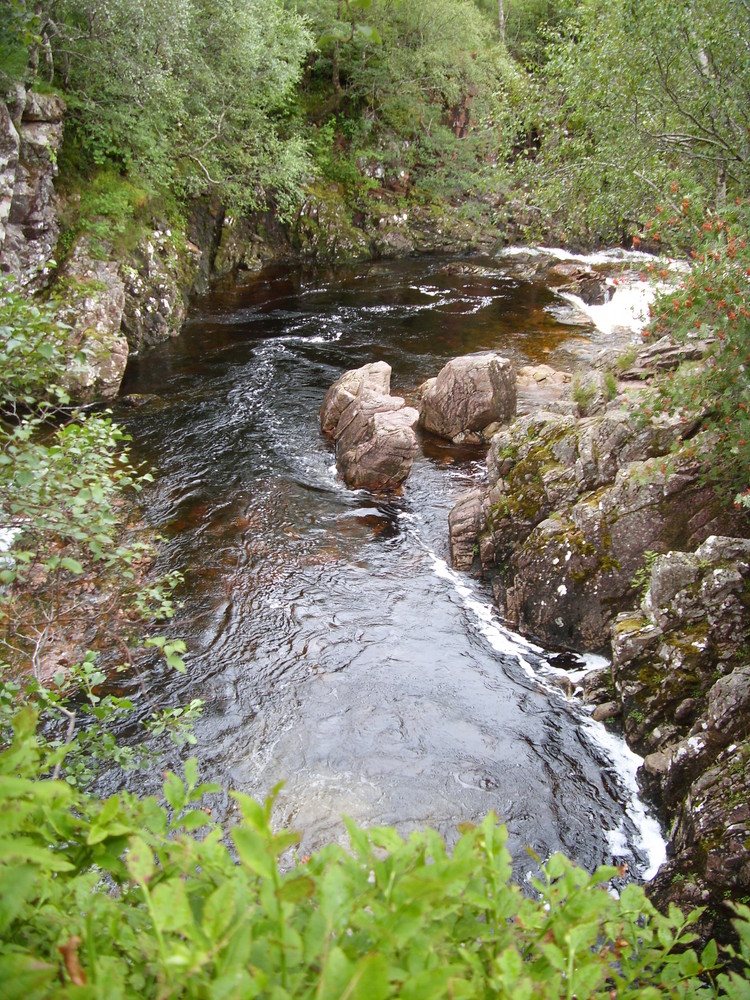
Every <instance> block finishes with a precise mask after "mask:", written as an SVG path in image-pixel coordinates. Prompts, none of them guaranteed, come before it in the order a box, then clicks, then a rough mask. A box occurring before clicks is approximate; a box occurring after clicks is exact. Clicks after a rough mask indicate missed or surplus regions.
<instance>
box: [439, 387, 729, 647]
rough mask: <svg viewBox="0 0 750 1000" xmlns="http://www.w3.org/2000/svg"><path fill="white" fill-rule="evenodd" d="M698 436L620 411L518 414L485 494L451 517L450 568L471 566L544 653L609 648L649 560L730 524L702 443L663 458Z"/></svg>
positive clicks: (493, 450) (497, 443) (492, 456)
mask: <svg viewBox="0 0 750 1000" xmlns="http://www.w3.org/2000/svg"><path fill="white" fill-rule="evenodd" d="M694 429H695V428H694V425H689V424H684V423H682V422H681V421H680V420H671V419H666V418H659V419H653V420H652V421H651V422H650V423H646V424H644V425H641V423H640V422H639V421H638V420H637V419H636V418H635V416H633V414H631V413H630V412H629V411H628V410H626V409H621V408H620V407H619V406H618V405H616V404H615V405H613V404H610V407H609V408H608V409H606V410H605V411H604V412H603V413H600V414H597V415H596V416H593V417H584V418H577V417H576V416H574V415H573V414H571V413H551V412H537V413H533V414H530V415H528V416H526V417H522V418H521V419H519V420H518V421H516V422H515V423H514V424H513V425H512V426H511V427H510V428H508V429H506V430H504V431H501V432H500V433H498V434H496V435H495V436H494V437H493V438H492V442H491V446H490V451H489V454H488V457H487V466H488V473H489V482H490V488H489V489H488V490H485V491H483V492H482V493H481V495H480V496H479V497H477V496H475V495H472V496H470V497H469V498H467V499H466V500H464V501H461V502H460V503H459V505H458V506H457V508H456V509H455V510H454V512H453V513H452V514H451V517H450V532H451V551H452V553H453V559H454V565H455V566H456V567H457V568H462V569H466V568H468V567H469V566H470V565H471V564H472V563H473V562H474V561H475V560H476V563H477V564H478V566H479V568H480V570H481V571H482V572H483V573H484V574H485V575H487V576H489V577H490V579H491V580H492V583H493V588H494V591H495V595H496V598H497V600H498V602H499V604H500V605H501V607H502V608H503V610H504V611H505V614H506V615H507V617H508V618H509V620H510V621H511V622H512V623H513V624H514V625H515V626H516V627H517V628H519V629H521V630H523V631H526V632H528V633H531V634H532V635H534V636H536V637H538V638H539V639H541V640H542V641H543V642H545V643H547V644H548V645H552V646H558V645H559V646H568V647H572V648H577V649H597V648H599V647H602V646H605V645H606V644H607V642H608V641H609V630H610V626H611V624H612V622H613V621H614V618H615V616H616V615H617V613H618V612H620V611H624V610H626V609H627V608H630V607H632V605H633V601H634V599H635V590H634V587H633V585H632V579H633V577H634V575H635V574H636V572H637V571H638V570H640V569H641V568H642V567H643V565H644V559H645V553H646V552H647V551H655V552H666V551H669V550H670V549H673V548H686V549H689V548H694V547H695V546H696V545H698V544H700V542H702V541H703V540H704V539H705V538H706V537H707V536H708V535H710V534H712V533H717V532H719V531H722V530H726V529H727V527H729V526H730V523H731V517H729V516H726V517H725V516H724V515H723V514H722V515H721V516H720V514H719V511H720V509H721V507H720V505H719V504H718V503H717V502H716V500H715V498H714V496H713V494H712V492H711V490H710V488H709V487H707V486H705V485H704V484H703V482H702V479H701V476H700V471H701V468H702V465H701V460H700V450H701V438H700V436H698V437H697V438H695V439H694V440H692V441H691V443H690V449H689V451H688V450H687V449H685V450H684V451H683V452H682V453H680V452H678V453H677V457H676V458H671V459H670V461H669V465H667V462H666V461H662V460H661V456H664V455H666V453H667V452H668V451H669V450H670V448H671V446H672V444H673V443H679V442H680V441H681V440H682V438H683V437H684V436H685V435H686V434H687V433H690V432H692V431H694ZM706 447H708V443H706ZM477 504H478V505H479V508H480V509H481V513H480V514H477ZM477 522H479V527H478V530H475V528H476V525H477Z"/></svg>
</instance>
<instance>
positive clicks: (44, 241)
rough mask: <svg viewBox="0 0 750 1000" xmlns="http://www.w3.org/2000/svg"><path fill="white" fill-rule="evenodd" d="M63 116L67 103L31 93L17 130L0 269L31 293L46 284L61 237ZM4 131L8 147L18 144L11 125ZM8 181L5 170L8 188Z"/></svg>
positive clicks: (57, 98)
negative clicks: (58, 184) (58, 181)
mask: <svg viewBox="0 0 750 1000" xmlns="http://www.w3.org/2000/svg"><path fill="white" fill-rule="evenodd" d="M64 113H65V102H64V101H63V100H62V98H60V97H57V96H56V95H51V94H45V95H42V94H35V93H33V92H30V93H28V94H26V95H25V103H24V108H23V112H22V114H21V121H20V123H19V125H18V128H17V131H18V136H19V145H18V154H17V164H16V170H15V178H14V180H13V190H12V195H11V201H10V207H9V210H8V216H7V222H6V223H5V238H4V241H3V243H2V254H1V255H0V267H2V270H4V271H6V272H9V273H11V274H13V275H14V276H15V277H16V279H17V280H18V281H19V283H20V284H22V285H25V286H27V287H30V288H34V287H39V286H40V285H41V284H42V283H43V282H44V279H45V277H46V270H45V266H46V265H47V263H48V262H49V261H50V260H51V258H52V256H53V254H54V250H55V246H56V245H57V240H58V236H59V232H60V229H59V223H58V220H57V213H56V211H55V190H54V180H55V177H56V176H57V153H58V151H59V149H60V146H61V144H62V136H63V115H64ZM2 130H3V131H4V133H5V136H6V146H9V145H10V144H11V143H12V141H13V139H12V135H11V133H10V131H9V129H8V128H7V123H6V125H5V127H4V129H2ZM12 156H13V154H12V152H11V158H12ZM8 179H9V173H8V171H7V170H6V186H7V183H8ZM1 197H2V196H1V195H0V198H1ZM6 197H7V195H6ZM0 211H1V210H0ZM0 221H1V220H0Z"/></svg>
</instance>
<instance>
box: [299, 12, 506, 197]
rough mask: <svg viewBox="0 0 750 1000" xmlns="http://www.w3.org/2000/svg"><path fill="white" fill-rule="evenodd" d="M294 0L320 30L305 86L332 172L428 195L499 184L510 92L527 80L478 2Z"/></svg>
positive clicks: (321, 153) (323, 158) (319, 154)
mask: <svg viewBox="0 0 750 1000" xmlns="http://www.w3.org/2000/svg"><path fill="white" fill-rule="evenodd" d="M295 7H297V8H299V9H300V10H302V11H303V12H305V13H306V14H307V15H308V16H309V18H310V20H311V22H312V23H313V25H314V27H315V30H316V33H317V34H318V36H319V43H318V44H319V53H318V55H317V58H316V60H315V62H314V64H313V65H312V68H311V70H310V72H309V73H308V76H307V78H306V80H305V84H304V86H305V88H306V90H307V93H308V94H309V95H310V96H311V98H312V96H313V95H315V96H316V97H317V108H316V107H315V103H316V102H315V100H314V99H311V101H310V110H311V112H312V113H314V114H315V115H316V117H317V118H318V120H319V122H320V125H319V128H318V133H317V137H316V139H315V143H314V149H315V154H316V155H315V158H316V161H317V163H318V164H320V165H321V167H322V170H323V173H324V175H325V176H328V177H331V178H332V179H335V180H337V181H339V182H342V183H345V184H347V185H351V186H361V181H360V182H359V184H358V182H357V179H356V176H355V172H358V173H359V176H360V178H361V179H365V186H372V184H367V181H371V179H372V178H376V179H377V180H378V181H379V182H380V184H381V185H382V186H384V187H391V188H392V189H393V190H394V191H395V192H397V193H400V194H402V195H403V194H405V193H410V194H413V195H414V196H416V197H418V198H422V199H424V200H430V199H432V198H451V199H457V198H460V197H462V196H464V195H466V194H472V195H474V196H476V195H477V194H483V193H486V192H487V191H489V190H491V188H492V186H493V184H495V183H496V180H497V177H496V166H497V163H498V161H499V160H502V159H503V158H504V157H505V156H507V154H508V151H509V149H510V146H511V144H512V141H513V137H514V135H515V132H514V131H513V126H512V125H511V127H510V128H509V129H508V130H506V124H507V123H508V121H511V120H512V115H510V113H509V112H508V109H507V107H506V102H507V96H508V94H510V93H512V92H518V91H521V90H522V88H523V82H522V77H521V75H520V74H519V73H518V72H517V71H516V70H515V69H514V67H513V66H512V64H511V62H510V60H509V59H508V57H507V55H506V53H505V50H504V48H503V46H502V44H501V43H499V42H498V40H497V37H496V35H495V34H494V32H493V28H492V25H491V23H490V21H489V20H488V19H487V18H486V17H484V16H483V15H482V14H481V13H480V12H479V10H478V9H477V7H476V5H475V4H473V3H471V2H469V0H425V2H423V3H420V4H405V3H399V2H395V0H386V2H380V3H374V2H373V3H368V4H357V5H355V4H353V3H349V4H345V3H343V0H342V2H336V0H330V2H327V3H317V2H316V3H312V2H300V3H296V4H295ZM365 27H367V28H368V29H370V30H369V32H364V28H365ZM331 124H333V131H332V132H331V131H327V130H329V129H331ZM326 140H327V141H326Z"/></svg>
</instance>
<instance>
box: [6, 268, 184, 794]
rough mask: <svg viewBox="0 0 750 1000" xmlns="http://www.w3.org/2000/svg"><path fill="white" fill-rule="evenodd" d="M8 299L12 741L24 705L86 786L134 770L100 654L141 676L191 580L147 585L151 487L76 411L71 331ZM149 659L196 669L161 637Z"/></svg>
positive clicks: (112, 427) (28, 304) (113, 428)
mask: <svg viewBox="0 0 750 1000" xmlns="http://www.w3.org/2000/svg"><path fill="white" fill-rule="evenodd" d="M2 292H3V295H2V300H1V301H0V413H2V414H3V415H4V418H3V419H0V524H2V533H0V729H2V728H3V727H4V726H5V724H6V722H7V719H8V718H9V717H10V716H11V715H12V714H13V712H14V711H15V710H16V709H17V707H18V705H19V704H24V703H30V704H33V705H35V706H36V707H37V708H38V710H39V711H40V712H41V713H42V715H43V718H44V721H45V723H47V724H52V730H51V732H49V736H48V738H49V739H50V740H51V742H52V744H53V745H54V744H55V743H60V742H65V743H67V744H71V743H74V744H75V752H73V751H72V749H71V752H70V753H69V756H68V760H67V765H66V767H67V770H66V774H67V777H68V779H69V780H74V781H84V782H85V781H88V780H89V779H90V778H91V776H92V775H93V773H94V770H95V768H96V766H97V761H101V760H102V759H104V758H108V759H114V760H116V761H117V762H119V763H127V762H129V761H132V760H133V759H134V754H133V753H132V751H126V750H124V749H121V748H118V747H117V746H116V744H115V741H114V738H113V737H112V735H111V733H110V732H109V731H108V726H109V724H110V723H111V722H112V720H113V717H115V716H116V715H118V714H121V713H122V712H124V711H127V710H128V709H129V708H130V707H131V706H130V703H129V702H127V700H126V699H122V698H117V697H115V696H113V695H103V694H102V693H101V686H102V685H103V684H104V682H105V681H106V680H107V673H106V672H105V670H104V669H103V668H102V667H101V666H99V665H98V663H97V654H94V653H93V652H91V651H90V650H91V648H93V647H95V648H96V649H97V650H98V653H99V654H101V656H102V658H104V659H108V662H109V664H110V671H113V670H114V671H116V670H122V669H133V668H134V652H133V650H134V648H137V647H138V645H139V643H140V642H141V641H142V635H141V634H140V633H142V631H143V629H144V624H143V623H144V622H151V623H153V622H158V621H162V620H164V619H165V618H168V617H171V615H172V614H173V610H174V602H173V598H172V592H173V590H174V588H175V586H176V585H177V584H178V583H179V581H180V579H181V576H180V574H179V573H170V574H168V575H166V576H164V577H161V578H158V579H147V578H146V573H147V571H148V569H149V566H150V564H151V562H152V560H153V551H154V546H153V542H152V540H151V539H148V538H146V539H142V538H138V537H132V535H131V537H130V538H126V537H125V534H124V530H123V524H122V520H123V518H122V514H123V510H124V509H125V499H126V496H127V493H128V492H129V491H135V492H137V491H139V490H140V489H141V486H142V483H143V482H144V481H147V480H149V479H150V478H151V477H150V475H148V474H146V475H142V474H138V473H137V472H136V470H135V469H133V467H132V466H131V464H130V462H129V459H128V453H127V448H126V445H125V442H126V440H127V438H126V435H125V434H124V433H123V431H122V430H121V429H120V428H119V427H118V426H117V425H116V424H115V423H113V422H112V420H111V419H110V417H109V416H108V415H107V414H106V413H83V412H79V411H76V410H71V408H70V406H69V405H68V396H67V393H66V392H65V390H64V389H62V388H61V387H60V382H61V380H62V379H63V376H64V373H65V367H66V361H67V360H68V359H67V358H66V342H65V337H66V334H67V328H66V327H64V326H63V325H61V324H59V323H57V322H56V320H55V318H54V313H53V311H52V310H51V308H50V307H49V306H45V305H44V304H39V303H35V302H33V301H31V300H29V299H27V298H24V297H23V296H22V295H21V294H20V293H19V292H18V291H17V290H14V289H13V287H12V286H11V285H10V284H8V283H7V282H3V285H2ZM74 363H75V362H74ZM139 623H140V624H139ZM151 645H153V646H155V647H156V648H157V649H158V650H159V652H160V654H161V655H164V656H165V658H166V659H167V662H168V663H169V664H170V665H172V666H174V667H176V668H178V669H184V666H183V664H182V659H181V657H180V655H179V654H180V652H181V651H184V646H181V645H180V644H179V643H177V644H175V643H174V642H173V643H167V641H166V640H163V639H162V638H161V637H154V638H153V639H152V640H151ZM74 697H80V699H81V702H82V703H81V704H79V705H78V707H77V708H73V707H71V706H70V701H71V698H74ZM198 707H199V706H197V705H194V706H193V708H192V714H194V713H195V711H196V710H197V708H198ZM170 711H172V712H173V713H174V711H175V710H170ZM189 719H190V714H189V713H188V714H186V713H185V712H181V713H180V714H179V715H174V714H172V715H171V716H170V715H167V716H165V715H164V713H163V712H161V713H160V714H159V716H158V719H157V720H154V722H153V724H154V725H156V724H157V721H158V723H159V724H160V725H161V726H162V728H169V729H170V731H172V732H174V733H175V736H176V738H177V739H178V740H181V739H184V733H183V729H184V727H183V723H184V722H185V721H189ZM82 720H86V722H87V723H88V724H85V725H83V726H82V725H80V723H81V721H82ZM91 723H93V725H91Z"/></svg>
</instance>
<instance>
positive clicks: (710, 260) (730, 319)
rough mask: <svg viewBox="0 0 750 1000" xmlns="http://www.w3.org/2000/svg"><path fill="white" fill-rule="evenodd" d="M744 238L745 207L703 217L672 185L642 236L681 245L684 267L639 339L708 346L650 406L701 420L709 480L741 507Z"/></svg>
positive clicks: (746, 332)
mask: <svg viewBox="0 0 750 1000" xmlns="http://www.w3.org/2000/svg"><path fill="white" fill-rule="evenodd" d="M749 232H750V202H748V201H747V200H743V199H737V201H736V202H735V203H733V204H730V205H727V206H725V207H724V208H723V209H722V210H721V211H712V210H706V209H705V207H704V204H703V203H702V202H701V200H700V198H697V197H695V196H694V194H693V192H692V191H691V193H689V194H685V193H683V190H682V189H681V187H680V185H679V184H678V183H677V182H676V181H674V182H673V183H672V185H671V187H670V189H669V190H668V198H667V199H666V200H665V202H664V204H663V205H660V206H657V219H656V220H655V221H654V222H653V223H651V224H650V225H649V227H648V234H649V235H650V236H651V238H652V239H655V238H657V237H658V238H659V240H664V241H667V242H669V243H671V244H673V245H677V246H683V247H684V246H689V247H690V248H691V249H690V258H691V262H692V266H691V269H690V272H689V274H688V275H687V276H686V277H685V278H684V279H683V280H682V281H681V282H680V284H679V287H678V288H671V289H670V290H669V291H663V292H662V293H661V294H660V295H659V296H658V298H657V300H656V302H655V303H654V306H653V308H652V319H651V324H650V326H649V328H648V330H647V331H646V332H645V334H644V336H646V337H649V336H658V337H661V336H663V335H664V334H669V336H671V337H672V338H674V340H675V341H677V342H679V343H690V341H691V340H695V339H696V338H697V339H707V340H708V341H709V342H712V344H713V346H712V347H711V350H710V353H709V356H708V358H707V359H706V361H705V363H703V364H701V365H697V366H687V365H683V366H682V367H681V368H680V369H678V371H677V372H675V373H669V374H668V375H666V376H665V377H663V378H662V379H661V380H660V382H659V386H658V388H659V397H658V401H657V405H660V406H661V408H663V409H666V410H669V411H671V412H675V413H678V414H681V415H682V416H683V417H684V419H686V420H687V419H688V418H689V417H690V416H692V415H693V414H695V413H699V414H701V413H702V414H704V424H705V425H706V426H707V427H709V428H711V430H712V431H713V435H714V442H715V443H714V446H713V450H712V459H711V473H710V474H711V477H712V479H713V480H714V481H715V482H716V483H717V484H718V485H719V486H720V487H721V488H722V489H723V490H724V491H725V492H726V493H728V494H729V495H734V494H736V495H737V502H738V503H739V504H740V505H744V506H747V492H748V488H749V487H748V484H749V483H750V413H749V412H748V407H750V311H748V297H749V294H750V245H748V233H749ZM655 270H656V273H657V276H658V270H659V269H658V267H657V268H656V269H655Z"/></svg>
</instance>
